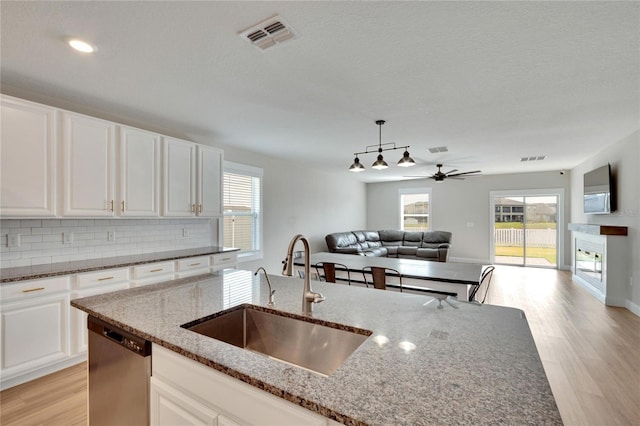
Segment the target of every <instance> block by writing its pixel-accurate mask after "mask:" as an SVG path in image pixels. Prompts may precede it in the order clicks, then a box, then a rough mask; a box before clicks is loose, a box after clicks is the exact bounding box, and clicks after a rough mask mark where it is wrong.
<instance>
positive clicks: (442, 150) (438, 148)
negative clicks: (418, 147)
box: [427, 146, 449, 154]
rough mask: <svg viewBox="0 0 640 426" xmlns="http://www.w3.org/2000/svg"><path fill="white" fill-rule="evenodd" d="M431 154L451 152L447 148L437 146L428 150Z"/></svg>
mask: <svg viewBox="0 0 640 426" xmlns="http://www.w3.org/2000/svg"><path fill="white" fill-rule="evenodd" d="M427 149H428V150H429V152H430V153H432V154H437V153H439V152H449V149H448V148H447V147H446V146H436V147H435V148H427Z"/></svg>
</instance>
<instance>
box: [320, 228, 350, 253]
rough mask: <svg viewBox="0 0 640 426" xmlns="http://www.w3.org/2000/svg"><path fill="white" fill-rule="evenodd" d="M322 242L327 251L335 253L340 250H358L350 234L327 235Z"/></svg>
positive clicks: (336, 233)
mask: <svg viewBox="0 0 640 426" xmlns="http://www.w3.org/2000/svg"><path fill="white" fill-rule="evenodd" d="M324 240H325V241H326V243H327V248H328V249H329V251H336V250H337V249H342V248H358V247H357V243H358V240H357V239H356V236H355V235H353V233H352V232H335V233H333V234H329V235H327V236H326V237H325V238H324ZM343 253H344V252H343Z"/></svg>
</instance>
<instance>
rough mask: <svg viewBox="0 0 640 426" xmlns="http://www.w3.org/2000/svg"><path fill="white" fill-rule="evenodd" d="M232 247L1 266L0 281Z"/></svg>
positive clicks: (19, 279) (177, 256) (140, 262)
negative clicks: (13, 266) (10, 266)
mask: <svg viewBox="0 0 640 426" xmlns="http://www.w3.org/2000/svg"><path fill="white" fill-rule="evenodd" d="M238 250H239V249H237V248H231V247H216V246H210V247H198V248H192V249H183V250H172V251H162V252H156V253H146V254H137V255H128V256H117V257H105V258H100V259H87V260H77V261H73V262H60V263H49V264H44V265H33V266H20V267H15V268H3V269H0V283H11V282H16V281H26V280H34V279H41V278H49V277H55V276H59V275H69V274H77V273H81V272H91V271H99V270H102V269H111V268H124V267H127V266H134V265H140V264H143V263H153V262H162V261H165V260H176V259H183V258H185V257H194V256H206V255H209V254H217V253H226V252H231V251H238Z"/></svg>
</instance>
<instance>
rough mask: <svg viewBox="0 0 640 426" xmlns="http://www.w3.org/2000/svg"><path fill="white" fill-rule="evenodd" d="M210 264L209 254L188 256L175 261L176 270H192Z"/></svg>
mask: <svg viewBox="0 0 640 426" xmlns="http://www.w3.org/2000/svg"><path fill="white" fill-rule="evenodd" d="M209 265H210V259H209V256H200V257H190V258H187V259H181V260H178V261H177V262H176V266H177V269H178V272H185V271H193V270H196V269H203V268H208V267H209Z"/></svg>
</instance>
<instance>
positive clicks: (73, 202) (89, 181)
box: [62, 111, 116, 217]
mask: <svg viewBox="0 0 640 426" xmlns="http://www.w3.org/2000/svg"><path fill="white" fill-rule="evenodd" d="M62 119H63V132H62V133H63V146H62V148H63V149H62V153H63V156H62V158H63V163H62V164H63V171H64V173H63V210H62V214H63V215H64V216H101V217H102V216H107V217H108V216H113V215H114V213H115V210H116V206H115V197H114V177H115V143H114V135H115V125H114V123H111V122H109V121H104V120H99V119H97V118H93V117H87V116H85V115H80V114H75V113H71V112H66V111H64V112H63V113H62Z"/></svg>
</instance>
